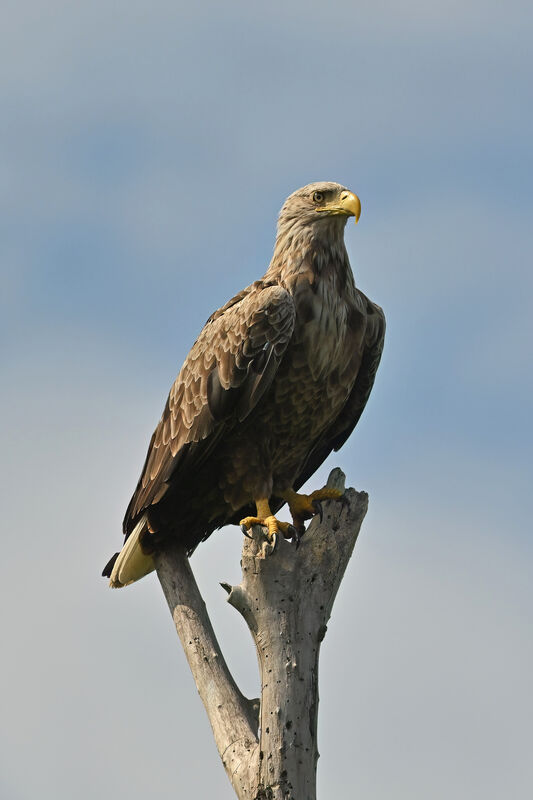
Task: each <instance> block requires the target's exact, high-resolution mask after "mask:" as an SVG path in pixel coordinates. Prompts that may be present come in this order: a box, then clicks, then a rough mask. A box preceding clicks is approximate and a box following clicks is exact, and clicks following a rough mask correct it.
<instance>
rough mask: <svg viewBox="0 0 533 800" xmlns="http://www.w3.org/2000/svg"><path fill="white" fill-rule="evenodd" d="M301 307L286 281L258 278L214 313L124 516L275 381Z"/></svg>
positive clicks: (131, 516) (200, 453)
mask: <svg viewBox="0 0 533 800" xmlns="http://www.w3.org/2000/svg"><path fill="white" fill-rule="evenodd" d="M294 321H295V309H294V303H293V300H292V297H291V296H290V294H289V293H288V292H287V291H286V290H285V289H283V288H282V287H281V286H279V285H277V284H275V285H266V286H265V285H264V284H262V283H261V282H259V281H257V282H256V283H254V284H252V285H251V286H250V287H248V288H247V289H245V290H244V291H243V292H241V293H240V294H239V295H236V297H235V298H233V299H232V300H230V301H229V303H227V304H226V305H225V306H224V307H223V308H221V309H219V311H217V312H215V313H214V314H213V315H212V316H211V317H210V318H209V319H208V321H207V323H206V325H205V326H204V328H203V330H202V331H201V333H200V335H199V336H198V339H197V340H196V342H195V343H194V345H193V347H192V348H191V350H190V351H189V354H188V355H187V358H186V359H185V362H184V364H183V366H182V368H181V370H180V372H179V374H178V377H177V378H176V380H175V382H174V384H173V386H172V388H171V390H170V394H169V396H168V399H167V402H166V405H165V409H164V411H163V415H162V417H161V419H160V421H159V424H158V426H157V428H156V430H155V431H154V434H153V436H152V439H151V442H150V446H149V448H148V453H147V456H146V461H145V465H144V468H143V471H142V474H141V477H140V479H139V483H138V485H137V488H136V490H135V493H134V495H133V497H132V499H131V501H130V504H129V506H128V509H127V511H126V515H125V518H124V526H123V527H124V533H125V534H128V533H129V531H130V530H131V529H132V527H133V525H134V524H135V521H136V519H137V518H138V517H139V515H140V514H141V513H142V512H143V511H144V510H146V509H147V508H148V507H149V506H150V505H152V504H153V503H157V502H159V500H161V499H162V497H163V496H164V494H165V492H166V490H167V488H168V485H169V484H168V482H169V480H170V479H171V478H173V477H174V476H175V475H176V472H177V470H179V469H180V468H182V467H183V468H185V467H186V468H187V469H191V468H193V467H194V466H197V465H198V464H199V463H201V462H202V461H203V460H204V459H205V458H207V457H208V456H209V454H210V453H211V452H212V449H213V447H214V446H215V445H216V443H217V442H218V441H219V439H220V437H221V436H223V435H224V434H225V433H227V432H228V431H229V430H231V428H232V427H233V425H234V424H235V423H236V422H237V421H242V420H243V419H245V418H246V417H247V416H248V414H249V413H250V412H251V411H252V409H253V408H254V407H255V406H256V405H257V403H258V402H259V400H260V399H261V397H262V396H263V394H264V393H265V391H266V390H267V389H268V387H269V386H270V384H271V382H272V379H273V377H274V375H275V374H276V371H277V369H278V366H279V363H280V361H281V358H282V357H283V354H284V352H285V349H286V347H287V344H288V343H289V340H290V338H291V336H292V332H293V329H294Z"/></svg>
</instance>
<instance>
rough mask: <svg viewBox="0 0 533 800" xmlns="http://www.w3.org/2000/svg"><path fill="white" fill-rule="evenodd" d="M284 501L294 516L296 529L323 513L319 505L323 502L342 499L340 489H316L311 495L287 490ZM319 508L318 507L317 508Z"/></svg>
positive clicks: (283, 495)
mask: <svg viewBox="0 0 533 800" xmlns="http://www.w3.org/2000/svg"><path fill="white" fill-rule="evenodd" d="M282 497H283V499H284V500H286V501H287V503H288V505H289V510H290V512H291V515H292V519H293V522H294V524H295V526H296V527H300V526H302V525H303V521H304V520H306V519H309V518H310V517H314V515H315V514H318V513H320V515H321V516H322V512H321V510H320V506H319V505H318V504H319V503H320V501H321V500H339V498H341V497H342V492H341V491H340V489H328V488H327V487H324V488H323V489H315V491H314V492H311V494H298V493H297V492H295V491H294V489H287V491H286V492H284V493H283V494H282ZM317 506H318V507H317Z"/></svg>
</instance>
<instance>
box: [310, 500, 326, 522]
mask: <svg viewBox="0 0 533 800" xmlns="http://www.w3.org/2000/svg"><path fill="white" fill-rule="evenodd" d="M311 505H312V506H313V508H314V510H315V514H318V516H319V517H320V522H322V520H323V519H324V509H323V508H322V503H321V502H320V500H313V502H312V503H311Z"/></svg>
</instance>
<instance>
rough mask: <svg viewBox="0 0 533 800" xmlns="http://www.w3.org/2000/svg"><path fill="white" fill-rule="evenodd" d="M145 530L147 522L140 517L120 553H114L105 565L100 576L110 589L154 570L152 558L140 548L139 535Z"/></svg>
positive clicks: (117, 587)
mask: <svg viewBox="0 0 533 800" xmlns="http://www.w3.org/2000/svg"><path fill="white" fill-rule="evenodd" d="M146 530H147V520H146V518H145V517H141V519H140V520H139V522H138V523H137V525H136V526H135V527H134V529H133V530H132V532H131V533H130V535H129V536H128V538H127V539H126V541H125V542H124V547H123V548H122V550H121V551H120V553H115V555H114V556H113V557H112V558H111V559H110V560H109V562H108V563H107V564H106V565H105V567H104V571H103V572H102V575H104V576H105V577H107V578H109V585H110V586H111V588H113V589H120V588H121V587H122V586H127V585H128V584H129V583H134V582H135V581H138V580H139V579H140V578H144V576H145V575H148V573H149V572H152V571H153V570H154V569H155V565H154V560H153V558H152V556H151V555H146V554H145V553H144V552H143V549H142V547H141V535H142V534H143V533H145V532H146Z"/></svg>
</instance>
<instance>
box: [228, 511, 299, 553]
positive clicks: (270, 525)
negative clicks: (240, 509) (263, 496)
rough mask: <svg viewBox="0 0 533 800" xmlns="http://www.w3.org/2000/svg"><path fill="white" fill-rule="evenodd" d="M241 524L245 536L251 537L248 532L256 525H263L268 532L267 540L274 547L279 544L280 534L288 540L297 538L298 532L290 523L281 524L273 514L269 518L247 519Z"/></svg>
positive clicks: (242, 520)
mask: <svg viewBox="0 0 533 800" xmlns="http://www.w3.org/2000/svg"><path fill="white" fill-rule="evenodd" d="M239 524H240V526H241V530H242V532H243V533H244V535H245V536H249V533H248V531H249V530H250V528H252V527H253V526H254V525H262V526H263V527H264V528H266V529H267V530H268V534H267V538H268V540H269V542H270V544H271V545H272V546H273V547H275V546H276V544H277V535H278V533H281V534H282V535H283V536H284V537H285V538H286V539H293V538H294V537H295V536H296V531H295V529H294V528H293V526H292V525H291V524H290V523H288V522H281V521H280V520H279V519H276V517H275V516H274V515H273V514H269V515H268V517H245V518H244V519H241V521H240V523H239ZM250 538H251V537H250Z"/></svg>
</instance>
